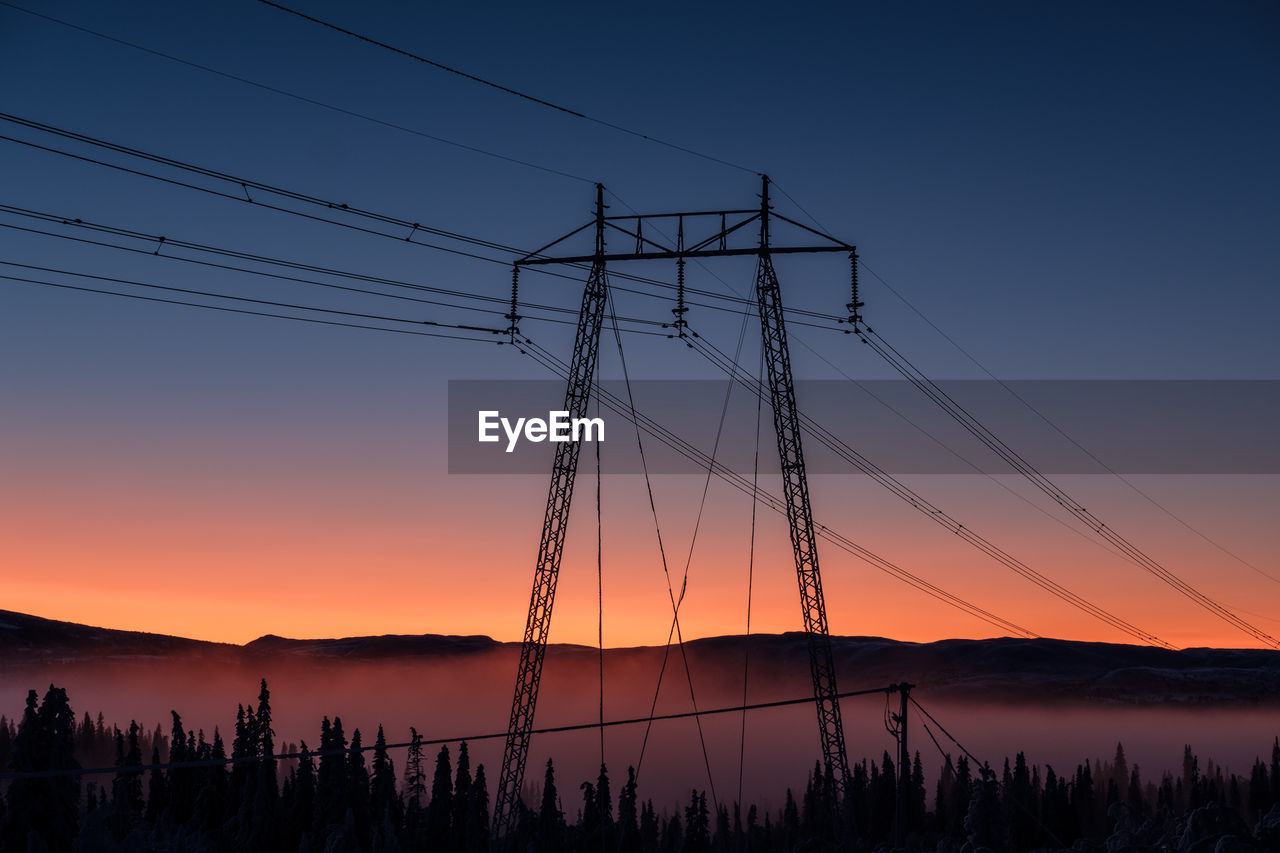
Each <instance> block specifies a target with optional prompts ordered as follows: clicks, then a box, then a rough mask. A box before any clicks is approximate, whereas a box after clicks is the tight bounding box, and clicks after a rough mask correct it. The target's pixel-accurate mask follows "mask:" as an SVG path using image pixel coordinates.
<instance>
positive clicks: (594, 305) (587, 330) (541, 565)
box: [493, 184, 608, 840]
mask: <svg viewBox="0 0 1280 853" xmlns="http://www.w3.org/2000/svg"><path fill="white" fill-rule="evenodd" d="M607 294H608V284H607V282H606V280H605V273H604V188H603V187H602V186H600V185H598V184H597V185H596V254H595V259H594V260H593V262H592V264H591V274H590V276H589V277H588V278H587V287H586V290H585V291H583V294H582V309H581V311H580V312H579V314H578V333H577V337H576V339H575V341H574V346H573V359H572V361H571V363H570V367H569V383H568V387H567V388H566V390H565V395H564V409H565V411H567V412H568V413H569V417H570V418H582V417H586V415H587V402H588V400H589V399H590V397H591V383H592V380H593V379H594V378H595V369H596V357H597V355H598V353H599V350H600V325H601V323H602V321H603V320H604V309H605V300H606V298H607ZM579 450H580V445H579V443H578V442H576V441H567V442H562V443H559V444H557V445H556V457H555V464H554V466H553V467H552V469H551V488H550V490H549V491H548V493H547V511H546V515H545V516H544V518H543V522H542V540H541V541H540V542H539V543H538V564H537V566H536V568H535V569H534V577H533V596H532V598H531V599H530V601H529V620H528V622H526V623H525V629H524V642H523V643H522V644H521V646H520V664H519V668H518V669H517V671H516V687H515V696H514V697H513V698H512V700H511V720H510V722H509V723H508V725H507V744H506V748H505V749H504V750H503V753H502V773H501V776H500V777H499V780H498V793H497V797H496V800H495V803H494V814H493V827H494V838H495V840H498V839H506V838H509V837H510V835H511V833H512V831H513V830H514V829H515V828H516V822H517V820H518V819H519V816H520V787H521V785H522V784H523V783H524V770H525V762H526V760H527V759H528V757H529V740H530V736H531V735H530V733H531V732H532V730H533V712H534V706H535V705H536V704H537V701H538V684H539V682H540V680H541V678H542V661H543V658H544V657H545V656H546V651H547V633H548V631H549V630H550V628H551V605H552V602H553V601H554V599H555V595H556V579H557V577H558V575H559V573H560V555H561V554H562V553H563V551H564V535H565V528H566V526H567V525H568V522H569V504H570V502H571V500H572V498H573V480H574V476H575V475H576V474H577V472H578V453H579Z"/></svg>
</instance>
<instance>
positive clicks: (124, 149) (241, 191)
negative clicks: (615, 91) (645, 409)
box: [0, 0, 839, 330]
mask: <svg viewBox="0 0 1280 853" xmlns="http://www.w3.org/2000/svg"><path fill="white" fill-rule="evenodd" d="M0 2H2V0H0ZM0 120H3V121H7V122H10V123H12V124H17V125H19V126H22V127H26V128H28V129H31V130H36V131H39V132H43V133H49V134H52V135H55V136H60V137H63V138H66V139H70V140H73V141H75V142H79V143H83V144H86V145H91V146H94V147H97V148H103V149H106V150H108V151H112V152H114V153H118V154H123V155H126V156H129V157H135V158H138V159H142V160H145V161H148V162H152V163H156V164H157V165H163V166H166V167H170V168H174V169H178V170H181V171H185V172H188V173H190V174H195V175H199V176H201V177H206V178H210V179H212V180H217V181H220V182H223V183H225V184H229V185H230V187H231V188H232V189H233V190H234V191H223V190H218V189H214V188H211V187H207V186H201V185H199V184H193V183H190V182H188V181H181V180H178V179H176V178H172V177H166V176H163V175H157V174H154V173H151V172H146V171H142V170H140V169H134V168H131V167H128V166H123V165H120V164H118V163H112V162H109V161H106V160H101V159H98V158H94V157H89V156H86V155H83V154H77V153H74V152H70V151H66V150H63V149H59V148H53V147H50V146H47V145H41V144H39V143H36V142H32V141H30V140H24V139H18V138H15V137H11V136H4V135H0V140H4V141H7V142H12V143H15V144H18V145H23V146H26V147H29V148H34V149H37V150H40V151H44V152H47V153H50V154H57V155H59V156H63V157H67V158H70V159H74V160H80V161H82V162H86V163H90V164H93V165H97V166H102V167H104V168H109V169H113V170H116V171H120V172H125V173H126V174H131V175H134V176H137V177H145V178H150V179H152V180H155V181H159V182H161V183H167V184H170V185H173V186H178V187H182V188H185V189H190V190H194V191H197V192H202V193H205V194H208V195H212V196H216V197H218V198H223V199H227V200H229V201H234V202H236V203H238V204H253V205H256V206H258V207H262V208H265V209H267V210H273V211H276V212H278V213H285V214H289V215H292V216H298V217H300V218H303V219H307V220H310V221H313V222H322V223H326V224H329V225H335V226H338V227H340V228H345V229H348V230H352V231H356V232H359V233H363V234H369V235H372V236H377V237H383V238H387V239H392V240H395V241H397V242H407V243H409V244H411V245H414V246H419V247H422V248H428V249H433V250H436V251H442V252H448V253H450V254H454V255H458V256H460V257H465V258H470V259H473V260H478V261H485V262H487V263H491V264H500V265H502V266H506V265H508V264H509V261H508V260H506V259H503V258H494V257H490V256H487V255H482V254H477V253H475V252H470V251H465V250H461V249H456V248H451V247H448V246H441V245H439V244H435V243H428V242H424V241H422V240H418V239H415V237H416V235H417V232H418V231H422V232H423V233H426V234H431V235H435V236H439V237H444V238H446V239H449V240H456V241H460V242H463V243H466V244H469V245H474V246H477V247H481V248H488V249H493V250H495V251H500V252H503V253H507V254H511V255H517V256H519V257H526V256H528V255H529V253H528V252H527V251H525V250H524V249H520V248H517V247H513V246H508V245H505V244H503V243H500V242H495V241H492V240H487V239H485V238H481V237H475V236H472V235H468V234H463V233H460V232H457V231H451V230H448V229H443V228H438V227H434V226H430V225H423V224H421V223H420V222H416V221H411V220H409V219H405V218H403V217H396V216H391V215H388V214H384V213H378V212H375V211H371V210H365V209H362V208H359V207H355V206H352V205H350V204H347V203H345V202H338V201H332V200H327V199H324V198H320V197H317V196H314V195H310V194H308V193H303V192H300V191H297V190H290V189H287V188H284V187H280V186H276V185H272V184H269V183H266V182H264V181H258V180H254V179H252V178H246V177H241V176H236V175H231V174H228V173H226V172H221V171H219V170H216V169H211V168H208V167H205V166H199V165H196V164H192V163H188V162H184V161H181V160H177V159H174V158H171V157H166V156H162V155H158V154H152V153H150V152H146V151H142V150H140V149H137V148H132V147H130V146H127V145H121V144H118V143H114V142H109V141H107V140H103V139H99V138H96V137H93V136H89V135H87V134H82V133H78V132H76V131H72V130H67V129H64V128H59V127H55V126H53V125H49V124H45V123H43V122H38V121H34V120H32V119H26V118H23V117H21V116H15V115H11V114H8V113H3V112H0ZM250 189H253V190H255V191H260V192H264V193H269V194H271V195H274V196H279V197H281V198H285V199H289V200H291V201H297V202H301V203H304V204H308V205H311V206H314V207H318V208H321V209H324V210H326V211H339V212H341V213H343V214H346V215H350V216H355V217H358V218H363V219H368V220H371V221H375V222H379V223H382V224H386V225H394V226H396V227H397V228H401V229H404V230H403V232H402V233H401V234H395V233H391V232H388V231H384V230H379V229H376V228H370V227H366V226H362V225H357V224H354V223H352V222H345V221H342V220H339V219H333V218H330V217H327V216H320V215H317V214H312V213H307V212H305V211H302V210H297V209H295V208H290V207H283V206H280V205H278V204H271V203H269V202H266V201H263V200H261V199H255V198H253V197H252V196H251V195H250V194H249V190H250ZM615 197H616V196H615ZM569 266H570V267H571V268H574V269H579V270H585V269H586V268H585V267H583V266H580V265H572V264H571V265H569ZM531 269H533V270H534V271H536V272H538V273H539V274H541V275H547V276H550V277H553V278H557V279H563V280H569V281H574V282H578V281H579V280H580V279H579V278H578V277H577V276H574V275H570V274H567V273H561V272H557V271H555V270H550V269H546V268H543V267H533V268H531ZM611 275H612V277H613V278H617V279H625V280H627V281H632V282H636V283H641V284H646V285H650V286H653V287H657V288H661V289H663V290H669V291H670V290H675V289H676V286H675V285H673V284H671V283H670V282H664V281H660V280H658V279H652V278H646V277H643V276H638V275H634V274H630V273H623V272H614V273H612V274H611ZM613 289H614V290H618V291H621V292H626V293H634V294H637V295H641V296H645V297H648V298H653V299H662V298H664V297H661V296H657V295H656V294H653V293H650V292H647V291H643V290H637V289H634V288H626V287H620V286H618V285H613ZM686 291H687V292H688V293H693V294H696V295H698V296H702V297H704V298H707V299H714V300H718V301H721V302H726V303H730V304H733V305H737V306H741V309H740V310H736V309H729V308H727V307H726V306H725V305H709V304H706V303H701V302H697V301H696V300H686V301H687V302H688V304H690V305H697V306H699V307H704V308H709V309H712V310H721V311H732V313H743V312H744V311H746V310H747V309H748V308H750V307H751V306H752V305H753V304H754V303H752V302H751V301H750V300H748V299H745V298H743V297H742V296H740V295H734V296H727V295H725V294H721V293H716V292H714V291H709V290H701V289H698V288H693V287H688V288H686ZM788 314H791V315H794V316H801V317H807V318H810V319H814V320H822V321H826V322H827V323H831V322H839V318H838V317H836V316H835V315H831V314H825V313H822V312H819V311H809V310H805V309H789V310H788ZM790 322H791V323H792V324H793V325H807V326H813V327H815V328H821V329H828V330H829V329H831V328H832V327H831V326H829V325H823V324H820V323H808V322H806V321H801V320H795V319H792V320H791V321H790Z"/></svg>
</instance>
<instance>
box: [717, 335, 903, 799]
mask: <svg viewBox="0 0 1280 853" xmlns="http://www.w3.org/2000/svg"><path fill="white" fill-rule="evenodd" d="M763 379H764V349H763V348H762V349H761V350H760V371H759V373H757V374H756V381H757V382H761V381H763ZM763 408H764V397H763V396H760V397H756V447H755V454H754V456H753V462H752V466H751V492H752V494H751V535H750V537H749V539H748V544H747V627H746V633H745V634H744V635H743V638H742V704H744V705H745V704H747V683H748V678H747V676H748V673H749V672H750V668H751V593H752V588H753V587H754V585H755V573H756V510H757V509H758V507H759V505H760V501H759V499H758V494H759V491H760V421H761V411H762V410H763ZM886 695H887V694H886ZM746 756H747V715H746V712H745V711H744V712H743V714H742V722H741V725H740V727H739V737H738V803H739V804H740V803H741V802H742V777H743V769H744V767H745V765H746Z"/></svg>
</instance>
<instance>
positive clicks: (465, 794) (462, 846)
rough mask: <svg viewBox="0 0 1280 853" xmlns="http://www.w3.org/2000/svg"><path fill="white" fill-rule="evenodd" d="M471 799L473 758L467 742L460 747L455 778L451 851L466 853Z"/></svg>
mask: <svg viewBox="0 0 1280 853" xmlns="http://www.w3.org/2000/svg"><path fill="white" fill-rule="evenodd" d="M470 797H471V758H470V756H469V754H468V752H467V742H466V741H465V740H464V741H463V742H462V743H461V744H459V745H458V768H457V773H456V774H455V775H454V778H453V801H452V809H451V810H450V811H451V814H450V816H449V821H450V823H449V838H450V841H449V849H450V850H451V851H453V853H464V851H465V850H466V842H467V809H468V807H469V806H470Z"/></svg>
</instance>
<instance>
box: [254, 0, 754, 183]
mask: <svg viewBox="0 0 1280 853" xmlns="http://www.w3.org/2000/svg"><path fill="white" fill-rule="evenodd" d="M259 2H260V3H263V4H265V5H267V6H271V7H272V8H275V9H279V10H280V11H282V12H287V13H288V14H290V15H295V16H296V17H299V18H302V19H303V20H306V21H310V22H311V23H313V24H319V25H320V26H322V27H326V28H327V29H330V30H333V31H334V32H338V33H341V34H343V35H345V36H349V37H351V38H354V39H357V40H359V41H362V42H365V43H366V44H371V45H373V46H374V47H378V48H381V49H382V50H388V51H391V52H392V53H395V54H398V55H400V56H403V57H405V58H407V59H412V60H415V61H416V62H421V63H423V64H424V65H430V66H431V67H433V68H438V69H440V70H441V71H447V72H449V73H450V74H456V75H457V76H459V77H462V78H465V79H467V80H470V81H472V82H474V83H479V84H480V85H482V86H487V87H489V88H491V89H496V90H498V91H500V92H504V93H506V94H508V95H512V96H514V97H517V98H520V99H522V100H525V101H529V102H531V103H534V104H537V105H539V106H542V107H546V108H548V109H551V110H555V111H556V112H560V113H563V114H565V115H569V116H572V117H574V118H577V119H582V120H583V121H589V122H591V123H592V124H597V125H600V126H601V127H607V128H609V129H610V130H616V131H618V132H619V133H625V134H627V135H628V136H634V137H636V138H637V139H643V140H646V141H648V142H653V143H656V144H658V145H662V146H664V147H666V148H670V149H672V150H675V151H680V152H682V153H684V154H689V155H692V156H694V157H700V158H701V159H703V160H707V161H709V162H712V163H719V164H720V165H721V166H728V167H729V168H731V169H737V170H739V171H742V172H747V173H748V174H752V175H758V174H760V171H759V170H758V169H751V168H748V167H747V166H743V165H741V164H738V163H734V162H731V161H729V160H725V159H723V158H721V157H717V156H715V155H714V154H707V153H705V152H703V151H698V150H695V149H693V148H688V147H686V146H684V145H678V144H676V143H674V142H669V141H667V140H665V139H662V138H660V137H657V136H652V135H650V134H647V133H641V132H640V131H638V130H632V129H631V128H628V127H624V126H622V125H619V124H615V123H613V122H611V121H606V120H604V119H601V118H597V117H595V116H592V115H588V114H586V113H583V112H579V111H578V110H574V109H570V108H569V107H565V106H561V105H560V104H556V103H553V102H551V101H548V100H544V99H543V98H539V97H537V96H535V95H530V94H528V93H527V92H521V91H519V90H518V89H512V88H511V87H509V86H504V85H502V84H501V83H495V82H493V81H492V80H486V79H485V78H483V77H479V76H477V75H475V74H471V73H469V72H466V71H463V70H461V69H459V68H454V67H453V66H451V65H445V64H444V63H442V62H438V61H436V60H434V59H429V58H428V57H425V56H422V55H421V54H417V53H413V52H411V51H408V50H404V49H402V48H398V47H395V46H393V45H390V44H387V43H386V42H382V41H378V40H377V39H374V38H370V37H369V36H366V35H362V34H360V33H357V32H355V31H353V30H349V29H346V28H345V27H340V26H338V25H337V24H333V23H330V22H328V21H323V20H321V19H320V18H316V17H313V16H311V15H308V14H306V13H304V12H299V11H298V10H296V9H290V8H289V7H288V6H282V5H280V4H279V3H274V2H272V0H259Z"/></svg>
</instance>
